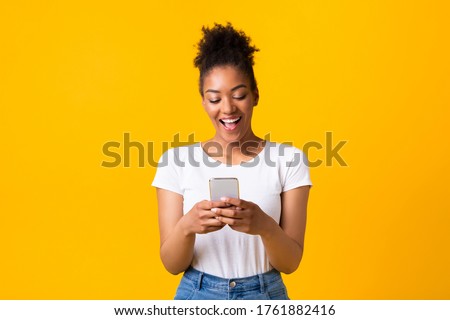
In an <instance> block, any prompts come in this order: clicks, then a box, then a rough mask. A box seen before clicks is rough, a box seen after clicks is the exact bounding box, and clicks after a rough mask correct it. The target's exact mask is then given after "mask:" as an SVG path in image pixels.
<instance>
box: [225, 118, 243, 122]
mask: <svg viewBox="0 0 450 320" xmlns="http://www.w3.org/2000/svg"><path fill="white" fill-rule="evenodd" d="M239 119H240V117H239V118H236V119H222V121H223V122H225V123H233V122H236V121H238V120H239Z"/></svg>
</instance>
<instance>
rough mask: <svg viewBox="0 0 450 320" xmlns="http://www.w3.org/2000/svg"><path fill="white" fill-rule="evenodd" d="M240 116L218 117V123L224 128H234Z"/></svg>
mask: <svg viewBox="0 0 450 320" xmlns="http://www.w3.org/2000/svg"><path fill="white" fill-rule="evenodd" d="M241 118H242V117H236V118H228V119H219V121H220V123H221V124H222V125H223V126H224V127H225V129H226V130H234V129H235V128H236V127H237V124H238V123H239V121H241Z"/></svg>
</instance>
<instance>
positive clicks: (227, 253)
mask: <svg viewBox="0 0 450 320" xmlns="http://www.w3.org/2000/svg"><path fill="white" fill-rule="evenodd" d="M220 177H234V178H237V179H238V180H239V195H240V198H241V199H243V200H247V201H251V202H254V203H256V204H257V205H258V206H259V207H260V208H261V209H262V211H264V212H265V213H266V214H268V215H269V216H271V217H272V218H273V219H274V220H275V221H277V222H278V223H279V222H280V214H281V197H280V194H281V193H282V192H285V191H288V190H291V189H294V188H297V187H300V186H304V185H312V183H311V180H310V177H309V167H308V163H307V159H306V157H305V155H304V153H303V152H302V151H301V150H299V149H297V148H295V147H292V146H289V145H286V144H279V143H274V142H269V141H266V144H265V147H264V149H263V150H262V151H261V152H260V153H259V154H258V155H257V156H256V157H255V158H253V159H252V160H250V161H248V162H244V163H241V164H239V165H227V164H224V163H222V162H219V161H216V160H214V159H213V158H211V157H209V156H208V154H206V153H205V152H204V151H203V149H202V147H201V144H200V143H196V144H193V145H189V146H184V147H179V148H174V149H169V150H168V151H167V152H165V153H164V154H163V155H162V156H161V159H160V161H159V165H158V169H157V172H156V175H155V178H154V180H153V183H152V186H154V187H157V188H162V189H166V190H169V191H172V192H176V193H179V194H181V195H182V196H183V212H184V214H186V213H187V212H189V211H190V210H191V209H192V207H193V206H194V205H195V204H196V203H197V202H199V201H202V200H210V198H209V197H210V194H209V179H210V178H220ZM191 265H192V267H194V268H195V269H197V270H200V271H202V272H205V273H209V274H212V275H215V276H218V277H222V278H240V277H248V276H253V275H256V274H260V273H264V272H267V271H270V270H271V269H272V266H271V265H270V263H269V259H268V257H267V254H266V252H265V250H264V245H263V242H262V240H261V237H260V236H255V235H249V234H246V233H242V232H238V231H234V230H233V229H231V228H230V227H229V226H225V227H223V228H222V229H221V230H219V231H215V232H211V233H208V234H197V235H196V239H195V246H194V258H193V260H192V263H191Z"/></svg>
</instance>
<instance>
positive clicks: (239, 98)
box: [233, 95, 246, 100]
mask: <svg viewBox="0 0 450 320" xmlns="http://www.w3.org/2000/svg"><path fill="white" fill-rule="evenodd" d="M245 97H246V95H245V96H241V97H233V98H235V99H237V100H244V99H245Z"/></svg>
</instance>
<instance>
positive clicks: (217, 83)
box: [203, 66, 250, 91]
mask: <svg viewBox="0 0 450 320" xmlns="http://www.w3.org/2000/svg"><path fill="white" fill-rule="evenodd" d="M249 83H250V80H249V79H248V76H247V75H246V74H245V73H244V72H242V71H241V70H239V69H238V68H236V67H233V66H220V67H215V68H213V69H212V70H211V71H209V72H208V74H207V75H206V76H205V77H204V80H203V91H206V90H208V89H213V90H219V91H227V90H230V89H231V88H234V87H236V86H237V85H240V84H244V85H246V86H247V88H249Z"/></svg>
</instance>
